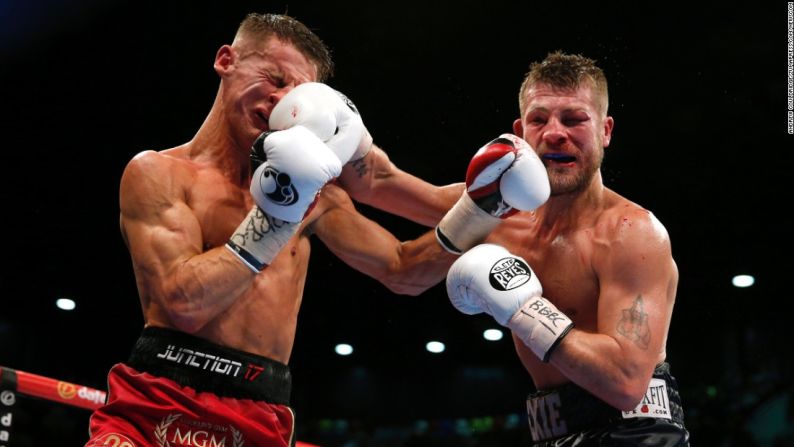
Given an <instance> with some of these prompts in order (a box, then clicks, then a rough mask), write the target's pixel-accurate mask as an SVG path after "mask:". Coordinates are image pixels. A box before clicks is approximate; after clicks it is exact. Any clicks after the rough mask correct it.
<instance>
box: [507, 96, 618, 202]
mask: <svg viewBox="0 0 794 447" xmlns="http://www.w3.org/2000/svg"><path fill="white" fill-rule="evenodd" d="M526 99H527V103H526V108H525V110H524V111H523V114H522V116H521V117H520V118H519V119H517V120H516V121H515V123H514V124H513V130H514V132H515V133H516V135H519V136H521V137H522V138H524V139H525V140H526V141H527V142H528V143H529V144H530V145H531V146H532V147H533V148H534V149H535V152H537V154H538V156H539V157H540V159H541V160H543V164H544V165H545V166H546V171H547V172H548V175H549V182H550V183H551V194H552V196H554V195H560V194H566V193H571V192H576V191H581V190H583V189H585V188H586V187H587V186H588V185H589V184H590V182H591V181H592V179H593V177H594V176H595V175H596V173H597V172H598V171H599V169H600V168H601V161H602V160H603V158H604V148H605V147H607V146H609V142H610V139H611V136H612V127H613V125H614V120H613V119H612V117H609V116H606V114H605V112H602V111H601V107H599V105H600V103H599V98H598V97H597V94H596V92H595V91H594V89H593V88H592V87H591V85H590V84H589V83H582V84H581V85H580V86H579V87H578V88H577V89H575V90H570V89H560V88H556V87H552V86H549V85H546V84H535V85H533V86H531V87H530V88H529V89H528V90H527V98H526Z"/></svg>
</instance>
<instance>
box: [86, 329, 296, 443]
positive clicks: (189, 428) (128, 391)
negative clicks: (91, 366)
mask: <svg viewBox="0 0 794 447" xmlns="http://www.w3.org/2000/svg"><path fill="white" fill-rule="evenodd" d="M108 387H109V398H108V402H107V404H106V405H105V406H104V407H102V408H101V409H99V410H97V411H96V412H95V413H94V414H93V415H92V416H91V422H90V431H91V434H92V438H93V441H92V442H90V443H89V444H88V445H89V446H102V445H114V444H112V443H107V442H108V440H112V439H118V440H119V441H124V442H128V443H130V446H133V445H135V446H149V445H158V446H165V445H182V444H185V445H207V446H221V445H223V446H243V445H266V446H270V445H293V440H294V427H295V417H294V414H293V413H292V410H291V409H290V407H289V406H288V404H289V397H290V389H291V376H290V371H289V368H288V367H287V365H285V364H283V363H280V362H277V361H274V360H270V359H267V358H264V357H259V356H256V355H253V354H249V353H246V352H242V351H238V350H236V349H231V348H225V347H222V346H219V345H216V344H214V343H210V342H208V341H206V340H203V339H201V338H198V337H193V336H191V335H188V334H185V333H184V332H179V331H174V330H171V329H165V328H157V327H148V328H146V329H144V331H143V333H142V334H141V336H140V338H139V339H138V342H137V343H136V344H135V347H134V348H133V351H132V354H131V355H130V359H129V361H128V362H127V363H125V364H117V365H115V366H114V367H113V368H112V369H111V370H110V374H109V375H108ZM111 442H112V441H111ZM106 443H107V444H106ZM118 445H119V446H121V445H123V444H122V443H120V444H118ZM130 446H126V447H130Z"/></svg>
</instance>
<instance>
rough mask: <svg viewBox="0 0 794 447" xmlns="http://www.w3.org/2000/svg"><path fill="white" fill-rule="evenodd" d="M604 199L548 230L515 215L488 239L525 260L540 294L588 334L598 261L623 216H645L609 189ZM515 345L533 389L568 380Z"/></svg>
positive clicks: (593, 326) (592, 327)
mask: <svg viewBox="0 0 794 447" xmlns="http://www.w3.org/2000/svg"><path fill="white" fill-rule="evenodd" d="M605 198H606V200H605V201H604V204H603V206H601V207H600V208H597V209H596V210H597V212H593V213H590V214H588V215H587V217H586V218H581V219H579V220H577V221H576V222H565V223H563V224H560V225H552V226H551V227H544V226H543V225H541V223H540V221H539V218H538V216H537V215H536V214H535V213H520V214H518V215H516V216H513V217H511V218H510V219H507V220H506V221H505V222H504V223H503V224H502V225H501V226H499V227H498V228H497V229H496V230H495V231H494V232H493V233H492V234H491V235H490V236H489V237H488V240H487V242H491V243H495V244H499V245H502V246H504V247H505V248H507V249H508V250H509V251H510V252H511V253H513V254H515V255H518V256H521V257H522V258H524V259H525V260H526V261H527V262H528V263H529V265H530V266H531V267H532V269H533V270H534V272H535V274H536V275H537V276H538V279H539V280H540V283H541V285H542V286H543V296H544V297H545V298H547V299H549V300H550V301H551V302H553V303H554V304H555V305H556V306H557V308H558V309H559V310H560V311H562V312H563V313H565V314H566V315H567V316H568V317H570V318H571V320H573V322H574V324H575V325H576V328H578V329H580V330H583V331H587V332H595V331H596V330H597V316H598V298H599V282H598V276H597V267H598V262H599V258H600V257H603V256H604V255H605V254H606V251H608V250H609V249H610V244H611V243H612V241H613V239H614V236H615V234H616V233H617V232H618V231H620V229H621V226H622V225H630V224H631V218H629V217H627V216H636V215H637V214H635V213H639V215H640V216H642V214H643V213H647V211H645V210H643V209H642V208H640V207H639V206H637V205H636V204H633V203H631V202H629V201H628V200H626V199H625V198H623V197H620V196H619V195H617V194H615V193H613V192H611V191H610V192H608V193H607V194H606V196H605ZM515 344H516V350H517V352H518V356H519V358H520V359H521V362H522V363H523V364H524V366H525V367H526V368H527V370H528V371H529V372H530V374H531V376H532V379H533V381H534V382H535V385H536V387H537V388H538V389H545V388H550V387H553V386H557V385H560V384H563V383H567V382H568V381H569V380H568V379H567V378H566V377H565V376H564V375H563V374H562V373H560V372H559V371H558V370H557V369H556V368H555V367H554V366H552V365H551V364H548V363H543V362H541V361H540V360H539V359H538V358H537V356H536V355H535V354H533V353H532V351H530V350H529V348H528V347H526V346H525V345H524V344H523V343H522V342H521V341H520V340H517V339H516V340H515Z"/></svg>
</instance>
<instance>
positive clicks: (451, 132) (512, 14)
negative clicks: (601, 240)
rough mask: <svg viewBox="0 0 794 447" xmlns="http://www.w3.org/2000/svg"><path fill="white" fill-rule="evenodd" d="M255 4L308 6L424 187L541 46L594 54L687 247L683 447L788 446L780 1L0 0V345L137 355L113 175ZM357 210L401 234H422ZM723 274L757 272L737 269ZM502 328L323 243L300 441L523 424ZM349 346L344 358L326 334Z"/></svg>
mask: <svg viewBox="0 0 794 447" xmlns="http://www.w3.org/2000/svg"><path fill="white" fill-rule="evenodd" d="M248 12H276V13H288V14H290V15H292V16H295V17H296V18H298V19H299V20H301V21H303V22H304V23H305V24H307V26H309V27H310V28H312V29H313V30H314V31H315V32H316V33H317V34H318V35H319V36H320V37H321V38H322V39H323V40H324V41H325V42H326V43H327V44H328V45H329V46H330V47H331V48H332V50H333V56H334V58H335V62H336V76H335V77H334V78H332V79H331V80H330V81H329V84H331V85H332V86H334V87H336V88H337V89H339V90H341V91H343V92H345V93H346V94H347V95H348V96H349V97H351V99H353V100H354V101H355V102H356V104H357V105H358V107H359V109H360V110H361V112H362V114H363V116H364V120H365V123H366V125H367V127H368V128H369V130H370V132H371V133H372V134H373V135H374V137H375V141H376V143H378V144H379V145H380V146H381V147H383V148H385V149H386V150H387V152H388V153H389V155H390V157H391V159H392V160H393V161H394V162H395V163H396V164H397V165H398V166H400V167H401V168H403V169H404V170H406V171H409V172H411V173H413V174H415V175H418V176H420V177H422V178H424V179H426V180H428V181H430V182H432V183H436V184H446V183H450V182H457V181H460V180H462V177H463V174H464V172H465V169H466V165H467V164H468V161H469V158H470V155H471V154H472V153H473V151H475V150H476V149H477V148H478V147H479V146H480V145H482V144H483V143H485V142H486V141H488V140H490V139H491V138H493V137H495V136H496V135H498V134H499V133H502V132H509V131H510V130H511V124H512V121H513V120H514V119H515V118H516V117H517V116H518V106H517V99H516V98H517V91H518V87H519V84H520V82H521V80H522V78H523V75H524V74H525V73H526V71H527V69H528V66H529V63H530V62H531V61H534V60H539V59H542V58H543V57H544V56H545V55H546V53H548V52H550V51H553V50H557V49H562V50H564V51H566V52H578V53H582V54H584V55H586V56H589V57H592V58H595V59H597V60H598V61H599V64H600V65H601V66H602V68H603V69H604V70H605V72H606V74H607V77H608V79H609V82H610V100H611V101H610V103H611V104H610V106H611V107H610V109H611V110H610V112H611V113H610V114H611V115H612V116H613V117H614V118H615V121H616V125H615V130H614V137H613V143H612V145H611V147H610V148H609V149H607V155H606V160H605V163H604V167H603V172H604V180H605V183H606V184H607V186H608V187H610V188H613V189H615V190H617V191H618V192H620V193H622V194H624V195H625V196H627V197H629V198H630V199H632V200H634V201H636V202H638V203H639V204H641V205H643V206H645V207H646V208H648V209H650V210H652V211H653V212H654V213H655V214H656V215H657V217H659V219H660V220H661V221H662V222H663V223H664V224H665V225H666V227H667V229H668V231H669V233H670V236H671V239H672V241H673V254H674V257H675V259H676V261H677V263H678V266H679V269H680V276H681V280H680V284H679V289H678V299H677V303H676V308H675V312H674V315H673V321H672V327H671V331H670V336H669V340H668V360H669V361H670V363H671V364H672V368H673V373H674V374H675V375H676V376H677V378H678V380H679V384H680V388H681V394H682V396H683V400H684V408H685V411H686V418H687V424H688V426H689V429H690V430H691V432H692V441H693V445H699V446H705V445H720V446H734V445H736V446H744V445H759V446H784V445H786V446H788V445H794V441H792V436H793V435H792V430H793V429H792V426H793V425H794V408H793V407H792V405H794V402H792V399H791V396H792V371H791V369H792V362H791V359H790V358H791V348H790V347H789V344H790V340H791V336H790V335H789V333H788V332H787V329H786V327H787V325H788V324H790V322H791V316H790V315H791V314H790V312H789V311H788V310H787V309H789V308H790V303H788V300H789V299H791V297H790V294H789V293H788V292H785V291H786V290H788V288H789V287H786V286H784V284H785V275H787V274H791V271H792V261H791V255H790V248H791V245H792V244H791V231H792V219H791V217H790V215H791V210H790V209H789V208H790V206H791V204H792V200H791V192H792V187H791V174H790V172H791V166H792V161H793V160H794V157H792V154H791V153H792V150H794V136H792V135H789V134H788V133H787V125H786V124H787V115H786V110H787V103H786V100H787V52H786V50H787V4H786V3H785V2H776V3H773V4H766V3H762V2H756V3H754V4H752V5H749V4H745V5H743V6H735V7H728V6H726V5H725V4H724V3H722V2H705V3H700V4H694V3H691V4H688V5H686V6H683V5H679V6H672V5H669V4H666V3H657V2H652V3H650V4H648V5H633V4H632V5H630V4H628V3H627V4H621V3H611V2H591V3H588V4H586V5H576V4H570V3H568V2H556V3H552V2H532V1H522V2H508V1H501V0H488V1H484V0H475V1H471V2H446V1H445V2H429V1H412V0H408V1H399V2H392V1H387V0H384V1H379V2H375V1H372V2H361V3H355V2H350V3H348V2H333V1H307V2H299V1H294V2H284V1H272V2H271V1H256V2H254V1H238V2H224V3H219V2H207V3H204V2H185V1H158V2H154V1H134V2H124V1H116V2H105V1H99V0H76V1H71V2H67V1H64V0H31V1H24V2H23V1H20V0H0V111H1V113H2V121H0V123H2V124H1V125H2V137H1V138H0V141H2V143H0V144H1V148H0V157H2V158H1V160H2V162H0V170H2V175H0V179H1V180H0V181H2V187H0V199H1V200H2V203H3V205H4V209H5V211H4V213H3V218H2V220H1V221H0V222H1V223H0V225H2V227H1V228H2V231H1V232H0V234H2V235H3V237H5V238H6V239H5V243H4V247H5V250H6V251H5V253H6V254H5V256H4V258H5V262H4V263H3V265H4V268H3V269H2V270H1V271H0V366H6V367H10V368H16V369H19V370H23V371H28V372H32V373H36V374H42V375H45V376H51V377H55V378H58V379H60V380H65V381H70V382H74V383H78V384H84V385H88V386H92V387H97V388H101V389H104V387H105V377H106V373H107V371H108V369H109V368H110V367H111V366H112V365H113V364H114V363H116V362H119V361H123V360H124V359H126V356H127V354H128V352H129V349H130V347H131V346H132V343H133V342H134V340H135V339H136V337H137V336H138V334H139V332H140V329H141V327H142V323H143V321H142V318H141V315H140V313H141V312H140V306H139V304H138V299H137V293H136V289H135V282H134V278H133V275H132V268H131V264H130V261H129V257H128V255H127V252H126V249H125V247H124V245H123V242H122V240H121V237H120V234H119V230H118V184H119V179H120V176H121V172H122V170H123V168H124V166H125V164H126V163H127V161H128V160H129V159H130V158H131V157H132V156H133V155H134V154H136V153H137V152H139V151H141V150H145V149H162V148H166V147H172V146H175V145H179V144H181V143H184V142H186V141H188V140H189V139H190V138H191V137H192V136H193V134H194V133H195V131H196V130H197V129H198V127H199V126H200V124H201V123H202V121H203V119H204V118H205V116H206V113H207V112H208V110H209V108H210V106H211V104H212V101H213V99H214V95H215V93H216V90H217V86H218V79H217V76H216V75H215V73H214V71H213V69H212V62H213V58H214V55H215V51H216V50H217V49H218V47H219V46H220V45H222V44H224V43H230V42H231V39H232V37H233V34H234V32H235V30H236V27H237V25H238V24H239V22H240V21H241V20H242V18H243V17H244V16H245V14H246V13H248ZM360 209H361V211H362V212H363V213H365V214H366V215H368V216H370V217H372V218H373V219H375V220H377V221H378V222H380V223H382V224H383V225H384V226H385V227H387V228H388V229H390V230H391V231H393V232H394V233H395V234H396V235H398V236H399V237H401V238H403V239H410V238H413V237H416V236H418V235H419V234H420V233H421V232H422V231H424V229H423V228H421V227H419V226H417V225H414V224H410V223H406V222H404V221H402V220H400V219H397V218H394V217H391V216H388V215H386V214H384V213H381V212H378V211H375V210H373V209H370V208H367V207H365V206H361V207H360ZM736 274H751V275H753V276H755V278H756V283H755V285H754V286H752V287H749V288H743V289H738V288H735V287H733V286H732V285H731V278H732V277H733V276H734V275H736ZM61 297H68V298H70V299H72V300H74V301H75V302H76V304H77V307H76V309H75V310H73V311H71V312H65V311H62V310H60V309H58V308H57V307H56V306H55V304H54V303H55V300H56V299H57V298H61ZM491 327H495V325H494V323H492V321H491V320H490V319H489V318H487V317H485V316H477V317H469V316H465V315H462V314H459V313H458V312H457V311H455V310H454V309H453V308H452V307H451V306H450V305H449V303H448V299H447V297H446V293H445V291H444V289H443V287H442V286H437V287H436V288H434V289H432V290H430V291H429V292H427V293H425V294H424V295H422V296H420V297H404V296H396V295H392V294H391V293H389V292H388V290H387V289H386V288H385V287H383V286H381V285H380V284H379V283H377V282H376V281H374V280H371V279H370V278H368V277H365V276H363V275H361V274H359V273H357V272H355V271H353V270H352V269H350V268H348V267H347V266H346V265H344V264H343V263H342V262H340V261H339V260H337V259H335V258H334V257H333V255H331V254H330V253H329V252H328V251H327V250H326V249H325V248H324V247H323V246H322V244H321V243H320V242H319V241H315V242H314V253H313V257H312V261H311V266H310V272H309V278H308V285H307V287H306V293H305V298H304V304H303V308H302V311H301V315H300V320H299V326H298V334H297V340H296V343H295V349H294V353H293V357H292V360H291V362H290V363H291V367H292V369H293V373H294V379H295V381H294V385H295V389H294V392H293V406H294V407H295V410H296V413H297V417H298V438H299V439H301V440H304V441H309V442H315V443H318V444H322V445H323V446H345V447H361V446H397V445H410V446H431V445H434V446H440V445H445V446H446V445H455V446H475V445H477V446H485V445H518V444H519V443H521V442H526V440H527V439H528V430H527V421H526V416H525V407H524V399H525V397H526V395H527V393H529V392H530V391H532V383H531V381H530V380H529V377H528V376H527V374H526V373H525V371H524V370H523V368H522V367H521V365H520V364H519V362H518V360H517V357H516V356H515V353H514V348H513V346H512V344H511V342H510V341H509V337H506V338H504V339H502V340H500V341H496V342H490V341H486V340H484V339H483V337H482V332H483V330H485V329H488V328H491ZM430 340H436V341H441V342H443V343H445V344H446V351H444V352H443V353H440V354H432V353H429V352H428V351H426V350H425V344H426V343H427V342H428V341H430ZM339 342H345V343H349V344H351V345H352V346H353V348H354V352H353V354H352V355H350V356H346V357H342V356H338V355H336V354H335V353H334V346H335V345H336V343H339ZM20 407H24V409H23V408H20V410H19V411H20V412H21V413H20V415H19V417H17V419H16V420H15V425H14V428H13V430H14V433H12V437H13V436H16V441H17V445H82V444H81V443H82V442H84V441H85V439H86V431H87V419H88V412H86V411H83V410H77V409H71V408H65V407H63V406H59V405H57V404H48V403H47V404H45V403H42V402H40V401H35V400H31V401H29V402H27V403H26V402H25V401H24V399H23V401H22V402H21V403H20ZM0 428H2V427H0ZM11 441H12V443H11V445H14V443H13V441H14V439H13V438H12V440H11Z"/></svg>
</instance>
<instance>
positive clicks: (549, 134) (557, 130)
mask: <svg viewBox="0 0 794 447" xmlns="http://www.w3.org/2000/svg"><path fill="white" fill-rule="evenodd" d="M567 138H568V136H567V134H566V133H565V126H563V125H562V123H561V122H560V120H558V119H556V118H553V119H550V120H549V121H548V122H547V123H546V126H545V127H544V129H543V142H544V143H546V144H548V145H552V146H556V145H559V144H562V142H564V141H565V140H566V139H567Z"/></svg>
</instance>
